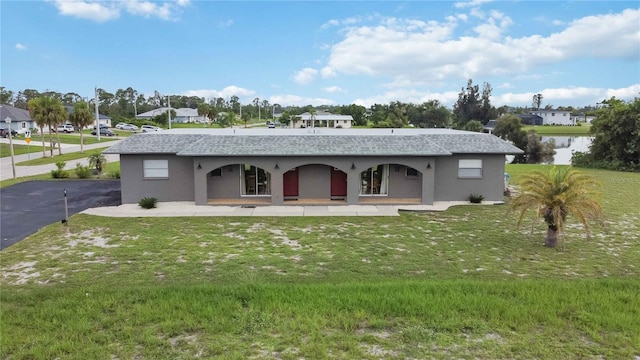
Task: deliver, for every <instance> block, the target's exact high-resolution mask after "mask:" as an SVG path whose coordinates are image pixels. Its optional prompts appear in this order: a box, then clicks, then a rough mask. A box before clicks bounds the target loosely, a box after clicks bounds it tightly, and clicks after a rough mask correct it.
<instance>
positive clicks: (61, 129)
mask: <svg viewBox="0 0 640 360" xmlns="http://www.w3.org/2000/svg"><path fill="white" fill-rule="evenodd" d="M56 131H58V132H63V133H67V134H71V133H72V132H74V131H75V129H74V128H73V125H71V124H63V125H58V129H57V130H56Z"/></svg>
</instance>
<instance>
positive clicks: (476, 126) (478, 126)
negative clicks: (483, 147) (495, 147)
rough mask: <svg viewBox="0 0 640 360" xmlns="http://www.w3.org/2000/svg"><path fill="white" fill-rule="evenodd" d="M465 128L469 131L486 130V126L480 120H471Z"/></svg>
mask: <svg viewBox="0 0 640 360" xmlns="http://www.w3.org/2000/svg"><path fill="white" fill-rule="evenodd" d="M464 129H465V130H467V131H475V132H480V133H481V132H482V131H483V130H484V126H482V123H481V122H480V121H478V120H471V121H469V122H468V123H466V124H465V125H464Z"/></svg>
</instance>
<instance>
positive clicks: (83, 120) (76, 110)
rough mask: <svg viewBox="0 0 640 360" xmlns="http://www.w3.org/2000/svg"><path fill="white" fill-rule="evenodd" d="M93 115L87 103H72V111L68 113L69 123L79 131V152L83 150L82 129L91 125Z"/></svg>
mask: <svg viewBox="0 0 640 360" xmlns="http://www.w3.org/2000/svg"><path fill="white" fill-rule="evenodd" d="M93 117H94V115H93V114H92V113H91V110H89V104H87V103H86V102H84V101H80V102H76V103H74V104H73V111H72V112H71V115H69V120H71V124H73V126H74V127H75V128H76V129H78V131H80V152H84V137H83V136H84V135H83V133H82V129H84V128H85V127H87V126H89V125H91V123H92V122H93Z"/></svg>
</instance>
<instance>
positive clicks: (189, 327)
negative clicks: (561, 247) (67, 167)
mask: <svg viewBox="0 0 640 360" xmlns="http://www.w3.org/2000/svg"><path fill="white" fill-rule="evenodd" d="M537 168H545V166H544V165H509V166H508V168H507V172H509V173H510V174H511V179H512V181H517V180H518V179H519V178H520V177H521V176H522V174H524V173H526V172H528V171H531V170H532V169H537ZM585 172H587V173H589V174H591V175H593V176H594V177H596V178H598V179H600V180H601V181H602V182H603V189H602V190H603V194H605V195H606V196H603V204H604V207H605V210H606V213H607V215H608V225H607V227H606V228H600V227H596V228H594V229H593V230H594V231H593V235H592V237H591V238H586V236H585V235H584V233H583V231H582V229H581V228H580V227H578V226H577V225H576V224H575V223H574V222H571V221H570V223H569V225H568V228H567V233H566V241H567V246H566V251H565V252H560V251H557V250H554V249H548V248H545V247H543V246H541V243H542V237H543V236H544V226H543V225H542V224H538V225H537V226H535V227H534V233H533V235H532V236H530V234H529V232H530V227H529V226H526V227H525V228H522V229H519V230H518V229H515V227H514V225H513V223H514V221H515V219H514V216H512V215H506V210H507V207H506V206H460V207H454V208H451V209H449V210H448V211H446V212H441V213H406V214H402V215H401V216H400V217H388V218H378V217H376V218H367V217H327V218H313V217H290V218H271V217H263V218H259V217H256V218H224V217H221V218H138V219H126V218H101V217H95V216H88V215H75V216H72V217H71V219H70V224H69V227H64V226H62V225H61V224H53V225H51V226H48V227H46V228H44V229H42V230H41V231H39V232H38V233H36V234H35V235H33V236H31V237H29V238H27V239H26V240H23V241H21V242H19V243H18V244H16V245H13V246H11V247H9V248H8V249H5V250H3V251H2V264H1V265H0V270H1V272H2V277H1V278H0V285H1V286H2V292H0V300H1V302H2V304H1V305H2V306H1V307H0V311H1V314H2V327H1V328H0V357H1V358H3V359H23V358H33V359H41V358H42V359H50V358H61V359H67V358H70V359H88V358H92V359H93V358H96V359H97V358H106V359H109V358H112V359H130V358H144V359H147V358H149V359H155V358H167V359H169V358H170V359H175V358H183V359H187V358H189V359H190V358H196V357H198V358H224V359H246V358H266V359H300V358H305V359H322V358H334V359H344V358H349V359H380V358H384V359H387V358H389V359H391V358H394V359H395V358H414V359H423V358H435V359H451V358H457V359H460V358H464V359H468V358H476V359H504V358H509V359H532V358H538V359H605V358H606V359H609V358H610V359H637V358H638V356H640V322H638V321H637V319H639V318H640V297H639V296H638V294H639V293H640V280H639V278H640V268H639V266H640V265H639V264H640V243H639V240H640V208H639V207H638V205H637V204H638V203H639V202H640V193H639V192H638V191H637V189H638V188H640V174H638V173H618V172H611V171H599V170H585Z"/></svg>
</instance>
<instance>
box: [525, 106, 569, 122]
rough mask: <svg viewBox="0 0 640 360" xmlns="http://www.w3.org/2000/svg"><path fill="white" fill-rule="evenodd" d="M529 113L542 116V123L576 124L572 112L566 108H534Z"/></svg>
mask: <svg viewBox="0 0 640 360" xmlns="http://www.w3.org/2000/svg"><path fill="white" fill-rule="evenodd" d="M529 114H531V115H538V116H540V117H541V118H542V125H575V124H576V122H575V120H574V119H573V118H572V117H571V112H570V111H566V110H555V109H540V110H533V111H531V112H530V113H529Z"/></svg>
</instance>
